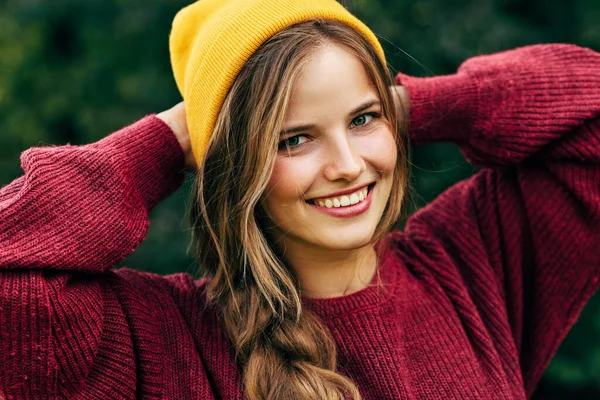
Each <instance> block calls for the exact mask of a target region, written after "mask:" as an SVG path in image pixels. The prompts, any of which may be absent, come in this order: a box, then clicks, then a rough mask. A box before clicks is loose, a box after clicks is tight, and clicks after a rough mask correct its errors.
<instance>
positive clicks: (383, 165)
mask: <svg viewBox="0 0 600 400" xmlns="http://www.w3.org/2000/svg"><path fill="white" fill-rule="evenodd" d="M359 146H360V149H361V153H362V155H363V157H364V158H365V160H368V162H369V163H370V164H371V165H372V166H373V167H374V168H375V169H376V170H378V171H382V172H391V171H393V170H394V168H395V166H396V160H397V157H398V150H397V148H396V142H395V140H394V137H393V135H392V133H391V132H390V130H389V129H382V130H380V131H378V132H376V133H375V134H373V135H369V136H368V137H365V138H364V140H361V143H360V144H359Z"/></svg>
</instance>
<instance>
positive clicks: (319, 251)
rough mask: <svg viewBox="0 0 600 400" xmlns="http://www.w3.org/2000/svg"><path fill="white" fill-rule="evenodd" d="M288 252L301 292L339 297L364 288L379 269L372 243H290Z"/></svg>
mask: <svg viewBox="0 0 600 400" xmlns="http://www.w3.org/2000/svg"><path fill="white" fill-rule="evenodd" d="M285 254H286V259H287V261H288V263H289V264H290V265H291V266H292V268H293V269H294V272H295V273H296V276H297V278H298V280H299V282H300V288H301V292H302V295H303V296H305V297H310V298H331V297H340V296H345V295H349V294H352V293H354V292H357V291H359V290H362V289H364V288H365V287H367V286H368V285H369V284H370V283H371V281H372V279H373V276H374V275H375V272H376V270H377V259H378V257H377V253H376V251H375V248H374V247H373V245H368V246H364V247H361V248H358V249H351V250H331V249H323V248H312V247H310V248H307V247H305V246H296V245H294V244H290V243H288V244H287V246H286V251H285Z"/></svg>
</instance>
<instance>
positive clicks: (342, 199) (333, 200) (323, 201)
mask: <svg viewBox="0 0 600 400" xmlns="http://www.w3.org/2000/svg"><path fill="white" fill-rule="evenodd" d="M368 194H369V187H368V186H365V187H364V188H362V189H359V190H357V191H355V192H353V193H349V194H347V195H343V196H336V197H323V198H320V199H316V200H313V201H312V203H313V204H316V205H318V206H320V207H326V208H333V207H335V208H339V207H348V206H352V205H354V204H358V203H360V202H361V201H364V200H365V199H366V198H367V196H368Z"/></svg>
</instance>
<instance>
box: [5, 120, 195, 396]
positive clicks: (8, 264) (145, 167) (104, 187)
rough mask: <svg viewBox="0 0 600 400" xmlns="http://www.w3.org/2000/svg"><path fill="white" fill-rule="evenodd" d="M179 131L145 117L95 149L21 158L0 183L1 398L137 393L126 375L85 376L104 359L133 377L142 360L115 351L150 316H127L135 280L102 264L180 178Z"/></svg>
mask: <svg viewBox="0 0 600 400" xmlns="http://www.w3.org/2000/svg"><path fill="white" fill-rule="evenodd" d="M166 115H167V116H169V114H168V113H167V114H166ZM162 116H163V117H164V116H165V114H163V115H162ZM173 133H175V134H176V135H174V134H173ZM177 133H180V132H178V131H177V130H176V129H175V130H173V131H172V129H170V127H169V125H167V124H166V123H165V122H164V121H162V120H161V119H159V118H157V117H154V116H149V117H146V118H144V119H142V120H140V121H138V122H137V123H135V124H133V125H131V126H128V127H126V128H123V129H121V130H119V131H118V132H115V133H113V134H112V135H109V136H108V137H106V138H104V139H102V140H100V141H99V142H96V143H93V144H89V145H85V146H69V145H67V146H59V147H45V148H33V149H30V150H28V151H26V152H24V153H23V155H22V156H21V164H22V167H23V170H24V171H25V174H24V175H23V176H22V177H20V178H18V179H16V180H15V181H14V182H12V183H11V184H9V185H7V186H5V187H3V188H1V189H0V327H1V329H0V396H5V397H6V398H18V399H21V398H40V399H45V398H56V397H61V398H62V397H65V398H70V397H71V396H74V395H76V394H77V393H80V391H81V390H82V387H83V386H85V385H86V384H87V385H90V387H89V390H88V392H90V393H92V392H93V393H95V394H96V396H99V397H102V396H104V397H106V396H108V397H112V396H111V395H109V394H107V393H111V391H117V392H119V393H120V395H121V396H124V397H129V398H131V397H134V396H135V392H132V390H134V389H135V388H136V385H135V381H134V382H130V381H114V382H113V381H103V382H95V381H94V380H93V379H94V377H98V376H103V375H102V373H99V371H98V370H99V369H100V370H102V369H103V368H104V369H106V368H108V367H107V366H111V365H113V364H111V363H110V362H109V363H106V360H113V359H115V360H117V359H118V360H120V361H119V362H121V363H122V364H116V365H119V368H120V371H119V373H120V374H121V375H122V376H123V377H125V378H127V379H129V380H131V379H134V377H135V375H136V372H135V362H136V361H135V360H137V361H138V362H139V360H142V359H146V358H147V357H148V354H147V353H148V351H147V350H146V348H141V349H137V350H136V354H135V357H136V358H135V360H134V358H133V355H132V356H131V357H130V358H127V357H125V356H126V355H128V354H130V353H131V352H132V347H131V346H133V345H132V344H131V341H132V340H135V339H136V336H135V335H138V334H139V331H140V330H142V331H144V332H143V333H147V332H148V327H147V326H142V328H140V327H139V326H138V325H140V324H142V325H143V324H148V323H150V324H151V323H152V321H148V319H146V320H143V321H141V322H140V321H139V320H136V319H135V318H133V319H132V318H130V317H129V315H128V314H126V313H129V312H130V311H131V310H130V311H127V310H128V309H131V308H132V307H133V309H134V311H135V310H142V309H143V307H144V304H145V300H144V299H143V297H142V296H141V295H140V294H139V293H138V292H136V290H135V289H139V286H133V288H132V285H131V284H128V282H125V281H124V279H123V278H121V277H118V276H117V275H115V274H112V273H110V272H107V271H108V270H109V269H111V268H112V267H113V266H114V265H115V264H116V263H117V262H118V261H120V260H121V259H123V258H124V257H125V256H127V255H128V254H129V253H131V252H132V251H133V250H134V248H135V247H136V246H137V245H138V244H139V243H140V242H141V241H142V240H143V239H144V237H145V235H146V231H147V229H148V225H149V219H148V213H149V211H150V210H151V209H152V207H154V205H156V204H157V203H158V202H159V201H161V200H162V199H164V198H165V197H167V196H168V195H169V194H170V193H172V192H173V191H174V190H175V189H177V188H178V187H179V186H180V184H181V183H182V180H183V172H182V170H183V168H184V152H182V146H180V144H179V140H178V139H180V138H181V137H182V136H181V135H177ZM80 272H89V273H80ZM90 273H93V274H90ZM139 280H141V279H139ZM165 284H166V283H165ZM132 304H133V306H132ZM143 316H144V317H146V318H150V317H151V315H150V314H144V315H143ZM138 317H139V316H138ZM111 340H112V342H111ZM124 357H125V358H124ZM138 368H139V366H138ZM144 368H147V367H144ZM142 373H144V371H142ZM109 375H110V374H109ZM121 375H119V376H121ZM157 382H160V381H157ZM145 385H147V383H146V384H145ZM138 388H139V386H138ZM140 390H141V391H142V392H144V390H145V387H141V389H140Z"/></svg>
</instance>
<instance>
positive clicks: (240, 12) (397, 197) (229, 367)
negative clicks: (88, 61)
mask: <svg viewBox="0 0 600 400" xmlns="http://www.w3.org/2000/svg"><path fill="white" fill-rule="evenodd" d="M171 49H172V57H173V66H174V70H175V77H176V80H177V83H178V85H179V87H180V89H181V91H182V93H183V96H184V100H185V102H186V103H185V110H184V106H183V104H180V105H178V106H176V107H174V108H173V109H171V110H168V111H165V112H163V113H160V114H158V115H153V116H148V117H146V118H143V119H142V120H140V121H138V122H136V123H135V124H133V125H131V126H129V127H126V128H124V129H122V130H120V131H118V132H115V133H113V134H111V135H109V136H107V137H106V138H104V139H102V140H100V141H99V142H97V143H93V144H89V145H85V146H68V145H67V146H60V147H44V148H33V149H30V150H28V151H26V152H24V153H23V155H22V156H21V163H22V167H23V170H24V172H25V174H24V175H23V176H22V177H20V178H18V179H16V180H15V181H14V182H12V183H11V184H9V185H7V186H5V187H3V188H2V189H0V326H1V327H2V329H1V330H0V396H2V397H4V398H6V399H24V398H36V399H38V398H39V399H47V398H48V399H49V398H77V399H87V398H96V399H98V398H99V399H132V398H143V399H159V398H160V399H242V398H247V399H345V398H351V399H525V398H526V397H528V396H529V395H531V393H532V392H533V389H534V388H535V385H536V383H537V382H538V380H539V378H540V376H541V375H542V372H543V370H544V369H545V367H546V366H547V364H548V362H549V360H550V358H551V356H552V355H553V353H554V352H555V350H556V349H557V347H558V345H559V343H560V342H561V340H562V339H563V338H564V336H565V335H566V333H567V331H568V330H569V328H570V327H571V326H572V325H573V323H574V322H575V320H576V319H577V316H578V315H579V313H580V311H581V309H582V307H583V306H584V305H585V303H586V301H587V300H588V299H589V298H590V296H591V295H592V294H593V293H594V292H595V290H596V289H597V288H598V285H599V275H600V252H598V251H597V248H598V246H600V120H599V116H600V68H598V65H599V64H600V55H599V54H598V53H595V52H593V51H591V50H588V49H582V48H578V47H576V46H571V45H539V46H529V47H524V48H520V49H516V50H513V51H507V52H504V53H500V54H495V55H490V56H480V57H477V58H473V59H470V60H468V61H467V62H466V63H464V64H463V65H462V66H461V67H460V69H459V71H458V72H457V73H456V74H454V75H449V76H442V77H433V78H412V77H409V76H406V75H403V74H399V75H398V76H397V78H396V81H395V84H396V85H398V86H396V87H394V86H392V85H393V84H394V82H393V81H392V80H391V79H390V78H389V77H388V73H387V70H386V65H385V58H384V56H383V53H382V51H381V48H380V46H379V45H378V43H377V42H376V39H375V38H374V36H372V34H371V33H370V31H369V30H368V29H367V28H366V27H364V25H361V24H360V22H359V21H357V20H356V19H355V18H354V17H352V16H351V15H349V14H348V13H347V11H346V10H344V9H343V8H342V7H341V6H339V5H338V4H337V3H335V2H334V1H329V0H318V1H317V0H315V1H309V0H302V1H298V0H296V1H291V0H290V1H277V2H273V1H259V0H257V1H247V0H245V1H241V0H239V1H238V0H230V1H227V2H222V1H216V0H214V1H213V0H203V1H201V2H197V3H194V4H193V5H191V6H189V7H187V8H186V9H184V10H183V11H182V12H181V13H180V15H179V16H178V17H177V18H176V20H175V23H174V27H173V33H172V36H171ZM400 85H401V86H400ZM394 100H396V101H394ZM409 108H410V113H409V115H408V117H409V118H408V119H407V117H406V112H407V111H408V109H409ZM407 120H408V121H409V123H410V128H407V127H406V126H405V125H406V124H405V123H406V122H407ZM188 128H189V129H188ZM409 138H410V140H411V141H412V142H414V143H417V144H419V143H425V142H434V141H452V142H454V143H457V144H458V145H459V146H460V147H461V149H462V150H463V152H464V154H465V156H466V157H467V158H468V159H469V160H470V161H472V162H473V163H475V164H477V165H478V166H480V167H482V169H481V171H480V172H479V173H478V174H476V175H475V176H473V177H472V178H470V179H468V180H465V181H463V182H460V183H458V184H457V185H455V186H454V187H452V188H450V189H449V190H448V191H447V192H445V193H444V194H443V195H441V196H440V197H439V198H438V199H437V200H436V201H434V202H433V203H432V204H430V205H428V206H427V207H425V208H423V209H422V210H420V211H419V212H417V213H416V214H415V215H413V216H412V217H411V218H410V219H409V221H408V224H407V225H406V228H405V231H404V232H400V231H395V232H389V231H390V229H391V227H392V225H393V224H394V223H395V222H396V220H397V219H398V217H399V214H400V211H401V207H402V203H403V200H404V199H405V198H406V188H407V182H408V169H407V165H408V145H409ZM184 167H187V169H189V170H192V172H193V173H194V176H195V179H196V182H197V190H196V191H195V193H194V198H193V205H192V223H193V233H194V235H193V244H194V248H195V250H196V254H197V256H198V259H199V261H200V264H201V266H202V268H203V270H204V271H205V272H206V278H203V279H201V280H197V281H195V280H193V279H192V278H191V277H190V276H189V275H186V274H177V275H172V276H158V275H154V274H148V273H141V272H137V271H134V270H131V269H127V268H124V269H119V270H116V271H112V270H111V268H112V267H113V266H114V265H115V264H116V263H117V262H118V261H120V260H122V259H123V258H124V257H125V256H126V255H127V254H129V253H130V252H132V251H133V250H134V248H135V247H136V246H137V245H138V244H139V243H140V242H141V241H142V240H143V239H144V237H145V234H146V231H147V228H148V224H149V220H148V212H149V211H150V210H151V209H152V207H154V206H155V205H156V204H157V203H158V202H160V201H161V200H162V199H164V198H165V197H167V196H168V195H169V194H170V193H172V192H173V191H174V190H175V189H177V188H178V187H179V186H180V184H181V182H182V179H183V175H184V172H183V170H184Z"/></svg>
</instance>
